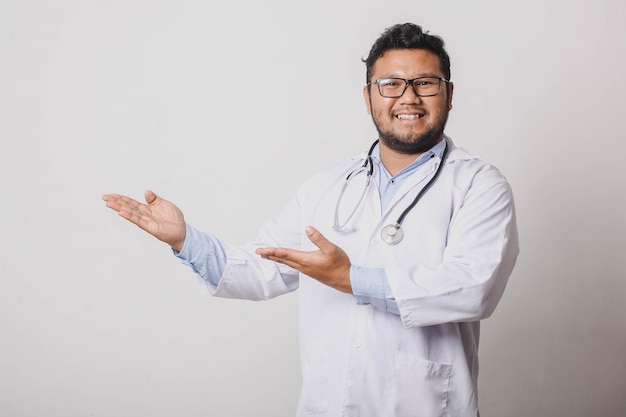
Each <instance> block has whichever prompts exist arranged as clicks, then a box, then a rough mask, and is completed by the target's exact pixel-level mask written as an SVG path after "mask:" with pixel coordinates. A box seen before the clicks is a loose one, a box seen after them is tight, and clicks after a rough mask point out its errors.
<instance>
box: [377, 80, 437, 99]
mask: <svg viewBox="0 0 626 417" xmlns="http://www.w3.org/2000/svg"><path fill="white" fill-rule="evenodd" d="M407 81H408V80H405V79H404V78H381V79H379V80H377V81H376V84H378V91H379V92H380V95H381V96H383V97H390V98H396V97H400V96H401V95H402V94H404V90H405V88H406V85H407ZM440 82H441V80H440V79H439V78H437V77H422V78H416V79H414V80H413V88H414V89H415V94H417V95H418V96H420V97H428V96H435V95H437V93H439V83H440Z"/></svg>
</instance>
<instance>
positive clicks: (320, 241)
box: [305, 226, 335, 252]
mask: <svg viewBox="0 0 626 417" xmlns="http://www.w3.org/2000/svg"><path fill="white" fill-rule="evenodd" d="M305 231H306V235H307V237H308V238H309V240H310V241H311V242H312V243H313V244H314V245H315V246H317V247H318V248H320V250H321V251H322V252H328V251H330V250H332V249H333V248H335V245H334V244H333V243H332V242H330V241H329V240H328V239H326V238H325V237H324V235H322V234H321V233H320V231H319V230H317V229H316V228H315V227H313V226H307V227H306V229H305Z"/></svg>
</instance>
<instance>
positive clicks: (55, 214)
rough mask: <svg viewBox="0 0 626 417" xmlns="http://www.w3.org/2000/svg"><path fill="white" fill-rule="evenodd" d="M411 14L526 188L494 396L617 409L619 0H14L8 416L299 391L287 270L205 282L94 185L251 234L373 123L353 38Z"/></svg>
mask: <svg viewBox="0 0 626 417" xmlns="http://www.w3.org/2000/svg"><path fill="white" fill-rule="evenodd" d="M406 21H412V22H415V23H418V24H421V25H423V27H424V28H425V29H427V30H430V31H431V32H432V33H435V34H440V35H442V36H443V37H444V39H445V40H446V43H447V46H448V50H449V52H450V55H451V57H452V79H453V81H454V82H455V86H456V88H455V96H454V109H453V111H452V113H451V116H450V121H449V125H448V129H447V133H448V134H449V135H451V136H452V137H453V138H454V139H455V141H456V143H457V145H459V146H462V147H465V148H467V149H468V150H470V151H472V152H476V153H479V154H481V155H482V156H483V158H484V159H486V160H488V161H491V162H493V163H494V164H496V165H497V166H498V167H499V168H500V169H501V170H502V172H503V173H504V174H505V175H506V176H507V177H508V179H509V180H510V182H511V184H512V186H513V189H514V193H515V197H516V202H517V208H518V220H519V228H520V238H521V255H520V258H519V261H518V265H517V268H516V270H515V271H514V273H513V276H512V277H511V280H510V284H509V286H508V288H507V291H506V293H505V296H504V298H503V299H502V301H501V303H500V305H499V307H498V309H497V310H496V312H495V314H494V316H492V317H491V318H490V319H488V320H486V321H485V322H484V324H483V333H482V341H481V351H480V357H481V374H480V375H481V376H480V402H481V408H482V414H483V416H486V417H489V416H497V417H503V416H505V417H508V416H511V417H513V416H515V417H531V416H549V417H553V416H554V417H560V416H567V417H578V416H580V417H588V416H603V417H610V416H616V417H618V416H620V417H621V416H624V415H625V414H626V395H625V394H626V359H625V357H624V356H625V353H626V321H625V320H624V317H625V314H626V303H625V302H624V301H625V298H626V297H625V292H626V280H625V279H624V275H625V274H624V266H623V265H624V261H623V259H624V256H625V253H626V250H625V249H626V244H625V236H626V216H625V214H624V207H625V205H626V198H625V195H626V193H625V175H624V174H625V172H624V171H625V170H624V167H623V162H622V161H623V159H624V157H623V154H624V144H623V142H624V134H623V132H624V129H625V127H626V126H625V123H624V120H625V119H626V117H625V116H624V114H623V113H624V109H625V107H626V106H625V104H626V103H625V98H624V97H625V93H626V91H625V90H626V88H625V84H624V81H623V79H624V78H623V77H624V73H625V72H626V56H625V54H626V52H625V51H626V49H625V48H624V41H625V40H626V37H625V30H624V22H625V21H626V6H625V3H624V2H622V1H620V0H604V1H598V0H594V1H591V0H589V1H582V0H578V1H571V0H568V1H566V0H552V1H540V0H531V1H522V2H504V1H496V0H481V1H466V0H458V1H430V2H420V1H388V0H384V1H383V0H347V1H342V2H338V1H319V0H318V1H304V2H297V1H287V0H268V1H264V2H257V1H252V0H244V1H240V2H233V1H221V0H212V1H205V2H202V1H191V0H189V1H155V0H151V1H148V0H141V1H130V0H126V1H123V0H109V1H104V0H101V1H95V0H94V1H70V0H57V1H52V0H50V1H45V0H30V1H29V0H25V1H18V0H3V1H2V2H1V3H0V138H1V139H2V151H1V152H0V186H1V190H2V208H1V210H2V211H1V217H0V236H1V240H0V244H1V245H2V246H1V251H0V415H2V416H64V417H68V416H70V417H71V416H94V417H102V416H116V417H119V416H173V415H184V416H209V415H213V416H289V415H292V414H293V412H294V409H295V404H296V397H297V393H298V389H299V381H300V374H299V372H300V371H299V365H298V346H297V335H296V333H297V329H296V312H297V302H296V297H295V295H294V294H291V295H288V296H284V297H280V298H278V299H275V300H272V301H268V302H261V303H253V302H246V301H231V300H219V299H212V298H210V297H208V296H207V294H206V293H205V292H204V291H203V290H202V287H201V286H200V285H198V282H197V280H196V278H195V276H194V275H193V273H192V272H191V270H190V269H188V268H187V267H185V266H183V265H181V264H180V262H179V261H178V260H177V259H176V258H174V257H173V256H172V255H171V252H170V249H169V248H168V247H166V246H165V245H164V244H162V243H160V242H158V241H155V240H153V239H152V238H151V237H149V236H148V235H146V234H144V233H143V232H141V231H140V230H139V229H137V228H135V227H134V226H132V225H130V224H128V223H126V222H125V221H124V220H123V219H121V218H119V217H118V216H116V215H115V213H114V212H112V211H110V210H109V209H107V208H106V207H105V205H104V203H103V202H102V201H101V200H100V197H101V195H102V194H104V193H108V192H119V193H126V194H130V195H132V196H134V197H136V198H142V195H143V192H144V190H145V189H147V188H151V189H153V190H154V191H156V192H157V193H158V194H160V195H162V196H163V197H165V198H168V199H170V200H173V201H175V202H176V203H177V204H178V205H179V206H180V207H181V208H183V210H184V212H185V214H186V218H187V220H188V221H189V222H190V223H192V224H194V225H195V226H198V227H200V228H202V229H205V230H209V231H213V232H215V234H216V235H218V236H220V237H222V238H223V239H225V240H228V241H230V242H232V243H244V242H246V241H248V240H250V239H252V238H253V237H254V235H255V234H256V231H257V229H258V227H259V225H260V223H261V222H262V221H264V220H265V219H266V218H268V217H269V216H270V215H272V214H273V213H275V212H276V211H277V210H279V209H280V208H281V207H282V206H283V204H284V203H285V202H286V201H287V200H288V199H289V198H290V196H291V193H292V191H293V189H294V187H295V186H296V185H297V184H299V183H300V182H301V181H303V180H304V179H305V178H306V177H307V176H309V175H311V174H312V173H313V172H315V171H317V170H318V169H320V168H323V167H325V166H328V165H330V164H332V163H334V162H336V161H338V160H340V159H343V158H344V157H347V156H349V155H352V154H354V153H357V152H359V151H361V150H363V149H365V148H366V147H367V146H368V145H369V144H370V142H371V141H372V140H373V139H374V138H375V131H374V129H373V125H372V123H371V121H370V119H369V116H368V115H367V114H366V111H365V105H364V104H363V101H362V96H361V88H362V86H363V84H364V78H365V76H364V71H365V68H364V65H363V64H362V62H361V58H362V57H363V56H365V55H366V54H367V51H368V50H369V47H370V45H371V44H372V42H373V41H374V40H375V39H376V38H377V37H378V35H379V34H380V32H381V31H382V30H383V29H384V28H386V27H388V26H390V25H392V24H395V23H399V22H406ZM233 82H236V83H237V84H238V87H237V88H236V89H234V90H233V89H231V88H229V86H230V85H232V83H233ZM329 221H330V220H329Z"/></svg>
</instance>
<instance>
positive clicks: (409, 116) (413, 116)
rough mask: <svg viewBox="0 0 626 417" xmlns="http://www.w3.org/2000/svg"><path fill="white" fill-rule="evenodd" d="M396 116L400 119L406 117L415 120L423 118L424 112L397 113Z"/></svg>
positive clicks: (405, 118)
mask: <svg viewBox="0 0 626 417" xmlns="http://www.w3.org/2000/svg"><path fill="white" fill-rule="evenodd" d="M396 117H397V118H398V119H404V120H415V119H421V118H422V117H424V115H423V114H398V115H396Z"/></svg>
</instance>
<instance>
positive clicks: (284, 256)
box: [256, 226, 352, 294]
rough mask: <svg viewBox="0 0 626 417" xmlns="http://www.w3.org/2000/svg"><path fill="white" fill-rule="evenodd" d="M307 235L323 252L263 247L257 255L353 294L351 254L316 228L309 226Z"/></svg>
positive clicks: (257, 251)
mask: <svg viewBox="0 0 626 417" xmlns="http://www.w3.org/2000/svg"><path fill="white" fill-rule="evenodd" d="M306 235H307V237H308V238H309V240H310V241H311V242H313V244H315V246H317V247H318V248H319V250H316V251H311V252H303V251H299V250H295V249H285V248H259V249H257V250H256V253H257V254H258V255H260V256H261V257H262V258H264V259H269V260H271V261H274V262H279V263H281V264H285V265H287V266H290V267H292V268H294V269H297V270H298V271H300V272H302V273H303V274H306V275H308V276H310V277H312V278H315V279H316V280H318V281H319V282H321V283H323V284H326V285H328V286H330V287H332V288H334V289H336V290H338V291H342V292H346V293H350V294H352V285H350V265H351V264H350V258H348V255H346V253H345V252H344V251H343V249H341V248H340V247H339V246H337V245H335V244H333V243H332V242H330V241H329V240H328V239H326V238H325V237H324V236H323V235H322V234H321V233H320V232H319V231H318V230H317V229H315V228H314V227H312V226H307V228H306Z"/></svg>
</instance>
